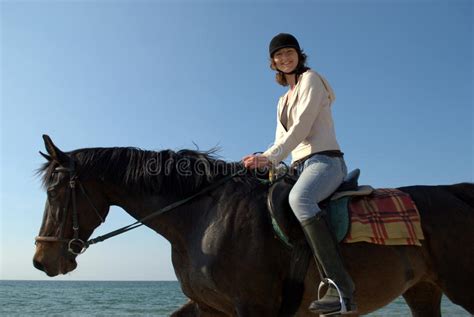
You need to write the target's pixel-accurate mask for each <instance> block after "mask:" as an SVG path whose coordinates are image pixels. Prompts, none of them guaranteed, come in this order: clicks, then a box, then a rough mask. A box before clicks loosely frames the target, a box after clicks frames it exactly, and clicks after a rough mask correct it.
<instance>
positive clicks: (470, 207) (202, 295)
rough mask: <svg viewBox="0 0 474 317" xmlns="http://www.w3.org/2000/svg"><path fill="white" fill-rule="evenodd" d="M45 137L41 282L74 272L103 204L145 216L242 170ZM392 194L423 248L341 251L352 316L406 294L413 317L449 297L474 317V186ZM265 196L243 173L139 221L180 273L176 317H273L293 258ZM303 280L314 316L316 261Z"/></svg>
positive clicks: (302, 311) (302, 310)
mask: <svg viewBox="0 0 474 317" xmlns="http://www.w3.org/2000/svg"><path fill="white" fill-rule="evenodd" d="M44 139H45V145H46V150H47V152H48V154H49V155H46V154H43V156H45V157H46V159H47V162H46V163H45V165H44V166H43V167H42V168H41V172H42V174H43V180H44V185H45V187H46V188H47V191H48V199H47V201H46V207H45V211H44V217H43V223H42V226H41V229H40V232H39V237H38V238H37V245H36V253H35V255H34V258H33V263H34V266H35V267H36V268H38V269H40V270H42V271H44V272H45V273H46V274H47V275H48V276H56V275H58V274H66V273H68V272H70V271H72V270H74V269H75V268H76V266H77V264H76V256H77V253H79V252H80V251H81V248H82V247H83V246H84V244H85V242H83V241H87V239H89V237H90V236H91V235H92V233H93V231H94V229H95V228H97V227H98V226H99V225H100V224H101V221H102V220H103V219H105V217H107V213H108V210H109V207H110V206H112V205H115V206H120V207H122V208H123V209H124V210H126V211H127V212H128V213H129V214H130V215H131V216H133V217H134V218H136V219H142V218H144V217H145V216H147V215H149V214H150V213H152V212H154V211H156V210H158V209H160V208H163V207H164V206H167V205H169V204H172V203H174V202H177V201H181V200H182V199H183V198H185V197H189V196H191V195H192V194H194V193H196V192H198V191H201V190H202V189H205V188H209V187H208V186H210V185H211V184H215V183H216V182H219V181H222V180H223V179H224V178H225V177H227V175H229V174H230V173H233V172H235V170H236V168H239V167H240V168H241V165H240V164H239V163H226V162H224V161H222V160H218V159H216V158H215V157H213V155H212V153H204V152H198V151H189V150H183V151H179V152H173V151H170V150H166V151H161V152H152V151H143V150H139V149H136V148H88V149H79V150H74V151H71V152H67V153H65V152H62V151H61V150H59V149H58V148H57V147H56V146H55V145H54V144H53V143H52V141H51V140H50V139H49V138H48V137H47V136H44ZM400 189H401V190H402V191H404V192H407V193H409V194H410V195H411V197H412V198H413V200H414V201H415V203H416V205H417V206H418V209H419V211H420V214H421V219H422V228H423V231H424V235H425V240H424V241H423V246H422V247H415V246H378V245H372V244H368V243H354V244H342V245H341V252H342V254H343V257H344V260H345V262H346V265H347V268H348V270H349V272H350V274H351V276H352V277H353V279H354V281H355V284H356V289H357V290H356V301H357V303H358V308H359V312H360V313H361V314H366V313H368V312H371V311H374V310H376V309H378V308H380V307H382V306H384V305H387V304H388V303H390V302H391V301H392V300H394V299H395V298H397V297H398V296H400V295H403V296H404V298H405V299H406V302H407V303H408V305H409V306H410V308H411V310H412V312H413V315H414V316H440V301H441V296H442V294H445V295H446V296H447V297H448V298H449V299H450V300H451V301H452V302H454V303H456V304H458V305H461V306H462V307H463V308H465V309H466V310H467V311H468V312H470V313H471V314H474V184H469V183H463V184H456V185H449V186H411V187H403V188H400ZM267 190H268V185H267V184H263V183H261V182H260V181H259V180H258V179H256V178H255V177H254V175H252V174H250V173H249V172H246V173H242V174H239V175H237V176H236V177H233V178H231V179H229V180H227V181H226V182H222V183H221V184H220V185H219V186H215V187H213V188H212V190H208V191H207V192H205V193H202V194H200V195H198V196H197V197H195V198H194V199H193V200H191V201H188V202H185V203H183V204H181V205H179V206H177V207H175V208H174V209H172V210H170V211H168V212H165V213H162V214H160V215H159V216H156V217H154V218H151V219H148V220H146V221H144V223H145V225H146V226H148V227H150V228H151V229H152V230H154V231H156V232H157V233H159V234H161V235H162V236H164V237H165V238H166V239H167V240H168V241H169V242H170V243H171V246H172V261H173V265H174V269H175V272H176V275H177V277H178V279H179V282H180V284H181V288H182V290H183V292H184V294H186V296H187V297H189V298H190V299H191V301H190V302H189V303H188V304H187V305H185V306H184V307H183V308H182V309H180V310H179V311H177V312H175V314H174V316H278V312H279V308H280V305H281V303H282V287H283V281H284V279H285V277H286V276H287V274H288V271H289V265H290V252H289V250H288V249H286V248H284V247H283V245H282V243H281V242H280V241H279V240H277V239H275V237H274V233H273V231H272V225H271V221H270V218H269V216H268V212H267V207H266V197H267ZM73 227H74V228H75V229H73ZM68 248H70V250H68ZM304 283H305V291H304V294H303V299H302V302H301V304H300V306H299V308H298V311H297V312H296V314H295V315H297V316H310V315H312V314H310V313H309V312H308V311H307V309H306V308H307V307H308V305H309V303H310V301H311V300H313V299H314V298H315V297H316V291H317V285H318V283H319V276H318V274H317V269H316V267H315V264H314V262H311V263H310V266H309V269H308V273H307V275H306V278H305V282H304Z"/></svg>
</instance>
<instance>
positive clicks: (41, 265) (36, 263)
mask: <svg viewBox="0 0 474 317" xmlns="http://www.w3.org/2000/svg"><path fill="white" fill-rule="evenodd" d="M33 266H34V267H35V268H37V269H38V270H40V271H44V267H43V264H41V263H40V262H38V261H36V260H33Z"/></svg>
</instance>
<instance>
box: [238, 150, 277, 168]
mask: <svg viewBox="0 0 474 317" xmlns="http://www.w3.org/2000/svg"><path fill="white" fill-rule="evenodd" d="M242 163H243V164H244V166H245V168H249V169H252V168H264V167H267V166H268V167H269V166H270V165H271V162H270V161H269V160H268V158H267V157H266V156H264V155H260V154H251V155H246V156H244V157H243V158H242Z"/></svg>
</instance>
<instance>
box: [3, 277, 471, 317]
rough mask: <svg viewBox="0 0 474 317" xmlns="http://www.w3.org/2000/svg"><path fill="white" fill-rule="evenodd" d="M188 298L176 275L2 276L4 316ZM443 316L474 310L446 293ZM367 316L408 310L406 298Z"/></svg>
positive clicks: (146, 306)
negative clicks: (15, 278)
mask: <svg viewBox="0 0 474 317" xmlns="http://www.w3.org/2000/svg"><path fill="white" fill-rule="evenodd" d="M186 302H187V299H186V297H185V296H184V294H183V293H182V292H181V289H180V287H179V284H178V282H174V281H160V282H158V281H151V282H141V281H140V282H130V281H0V316H2V317H3V316H61V317H62V316H71V317H75V316H104V317H105V316H107V317H108V316H154V317H165V316H169V315H170V313H171V312H173V311H174V310H176V309H177V308H178V307H180V306H181V305H182V304H184V303H186ZM442 314H443V316H449V317H453V316H463V317H464V316H471V315H470V314H469V313H467V312H466V311H465V310H464V309H462V308H461V307H459V306H457V305H454V304H452V303H451V302H450V301H449V300H448V299H447V298H443V302H442ZM366 316H371V317H375V316H410V311H409V309H408V306H407V305H406V304H405V303H404V301H403V299H402V298H398V299H397V300H396V301H394V302H392V303H391V304H390V305H388V306H386V307H384V308H382V309H380V310H378V311H376V312H373V313H371V314H369V315H366Z"/></svg>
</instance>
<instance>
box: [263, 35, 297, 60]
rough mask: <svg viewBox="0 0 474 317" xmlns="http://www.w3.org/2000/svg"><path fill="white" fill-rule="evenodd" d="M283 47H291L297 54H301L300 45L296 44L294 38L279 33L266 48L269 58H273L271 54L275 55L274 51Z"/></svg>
mask: <svg viewBox="0 0 474 317" xmlns="http://www.w3.org/2000/svg"><path fill="white" fill-rule="evenodd" d="M285 47H292V48H294V49H296V51H297V52H298V54H300V52H301V49H300V44H299V43H298V40H297V39H296V37H294V36H293V35H291V34H288V33H280V34H278V35H276V36H275V37H274V38H273V39H272V40H271V42H270V46H269V48H268V50H269V53H270V57H271V58H273V54H275V52H276V51H278V50H279V49H282V48H285Z"/></svg>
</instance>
